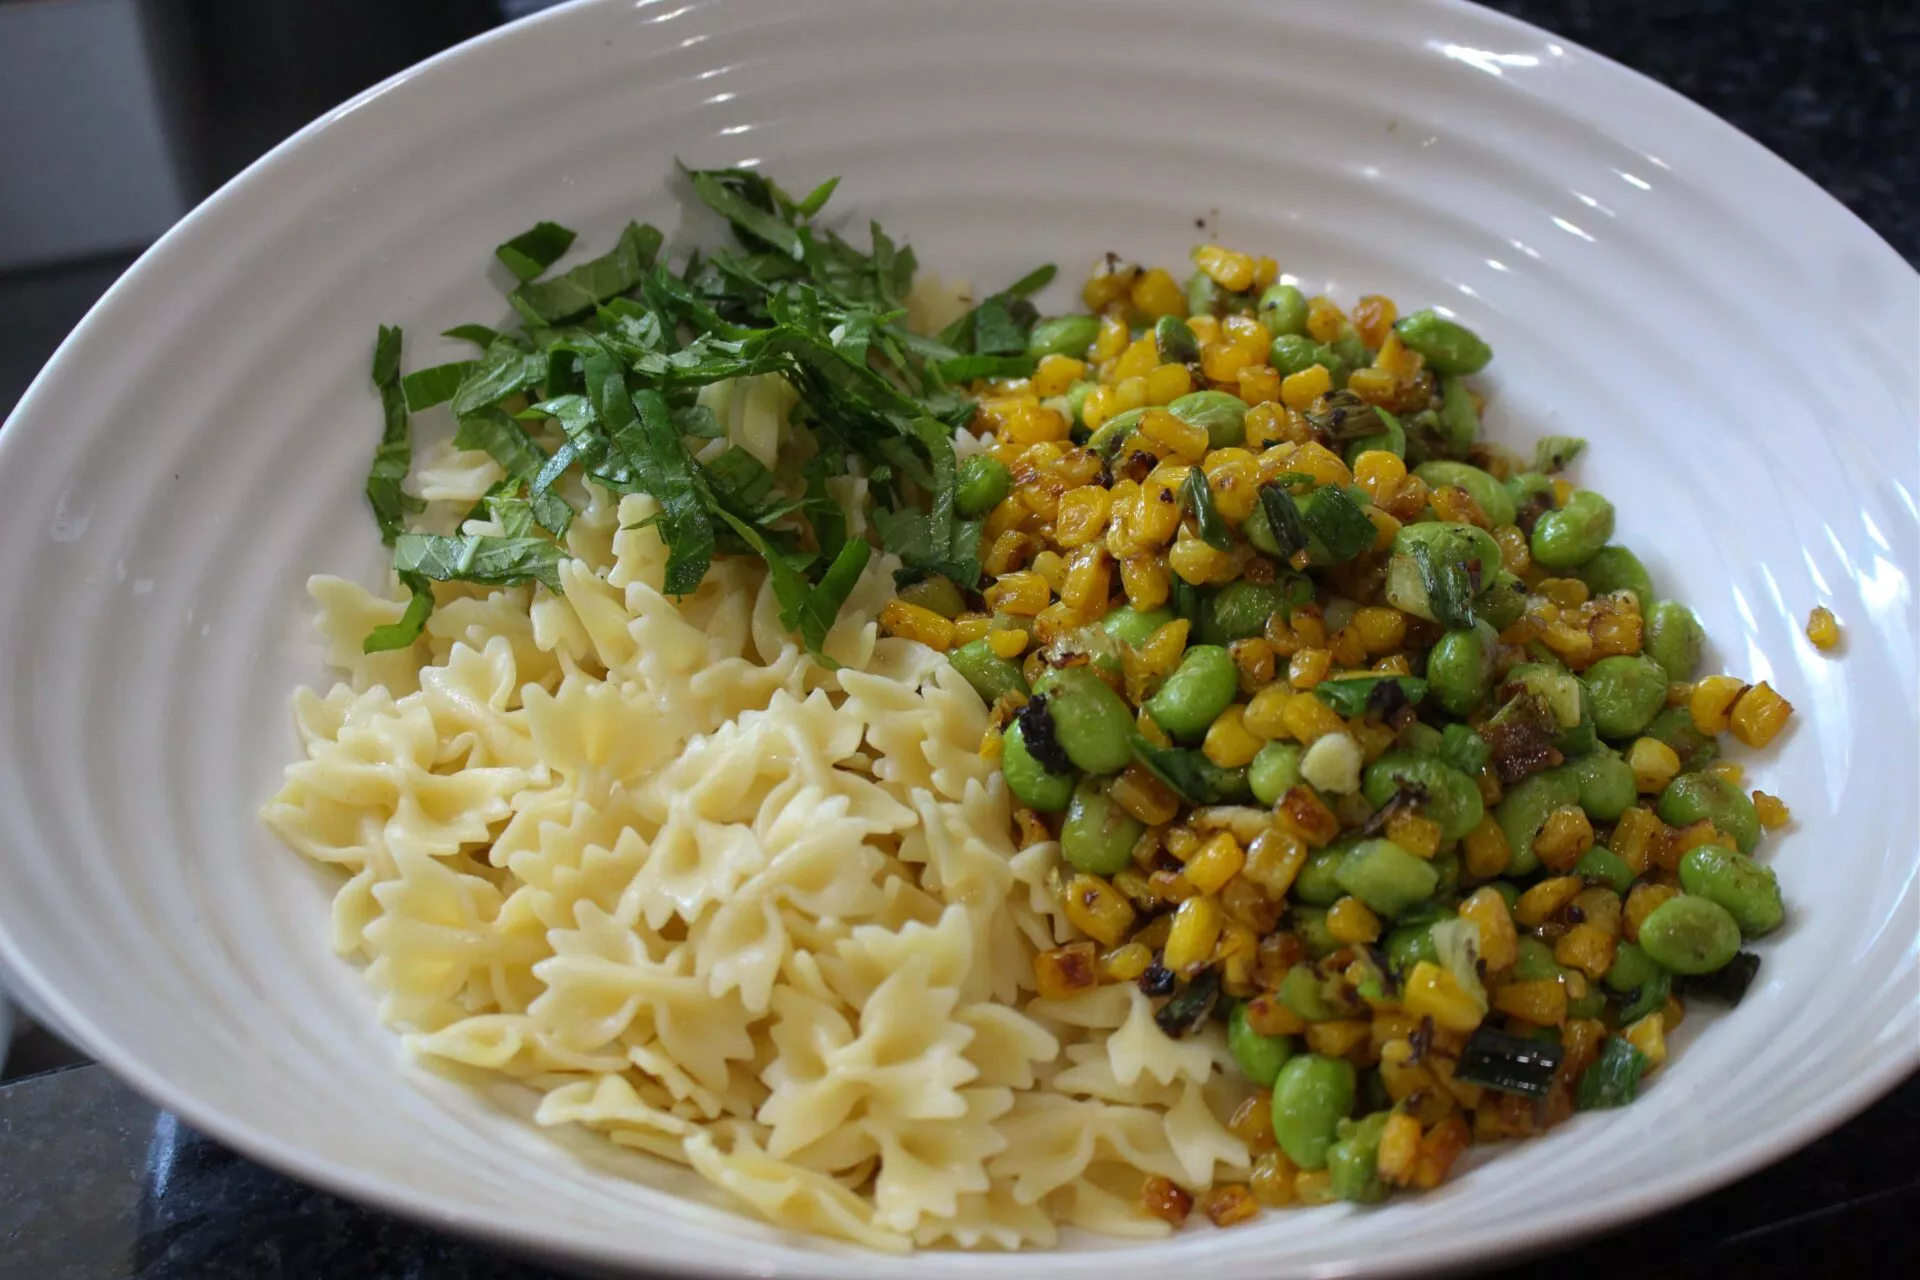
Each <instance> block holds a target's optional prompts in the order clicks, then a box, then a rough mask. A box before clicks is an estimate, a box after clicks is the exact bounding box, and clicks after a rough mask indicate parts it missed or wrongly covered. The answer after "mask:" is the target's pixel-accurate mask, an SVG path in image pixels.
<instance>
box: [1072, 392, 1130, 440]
mask: <svg viewBox="0 0 1920 1280" xmlns="http://www.w3.org/2000/svg"><path fill="white" fill-rule="evenodd" d="M1116 399H1117V397H1116V396H1115V395H1114V394H1113V388H1112V387H1095V388H1094V389H1093V390H1091V391H1089V392H1087V398H1086V399H1085V400H1082V401H1081V402H1080V422H1081V425H1083V426H1084V427H1086V429H1087V430H1089V431H1098V430H1099V429H1100V428H1101V427H1102V426H1104V425H1105V424H1106V421H1107V419H1108V418H1111V417H1113V415H1115V414H1116V413H1119V412H1120V410H1119V408H1118V407H1116V405H1115V403H1114V402H1115V400H1116Z"/></svg>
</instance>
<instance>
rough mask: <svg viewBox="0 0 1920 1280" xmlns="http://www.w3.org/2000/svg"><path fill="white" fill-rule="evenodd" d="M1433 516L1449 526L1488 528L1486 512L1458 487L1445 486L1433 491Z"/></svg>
mask: <svg viewBox="0 0 1920 1280" xmlns="http://www.w3.org/2000/svg"><path fill="white" fill-rule="evenodd" d="M1433 514H1434V516H1435V517H1436V518H1437V519H1439V520H1441V521H1444V522H1445V523H1448V524H1471V525H1478V526H1479V527H1480V528H1482V529H1484V528H1486V527H1487V515H1486V512H1484V511H1482V510H1481V509H1480V504H1479V503H1478V502H1475V501H1474V499H1473V495H1472V494H1470V493H1468V492H1467V491H1466V490H1465V489H1462V488H1460V487H1459V486H1458V485H1451V484H1443V485H1441V486H1440V487H1439V488H1437V489H1435V490H1434V491H1433Z"/></svg>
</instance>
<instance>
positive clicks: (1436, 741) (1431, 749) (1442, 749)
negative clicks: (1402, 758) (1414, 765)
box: [1400, 720, 1447, 760]
mask: <svg viewBox="0 0 1920 1280" xmlns="http://www.w3.org/2000/svg"><path fill="white" fill-rule="evenodd" d="M1400 747H1401V749H1402V750H1406V751H1412V752H1416V753H1418V754H1420V755H1427V756H1439V757H1440V758H1441V759H1442V760H1445V759H1446V758H1447V735H1446V734H1444V733H1442V732H1440V730H1438V729H1436V728H1434V727H1433V726H1432V725H1430V724H1428V723H1427V722H1426V721H1424V720H1413V721H1410V722H1408V724H1407V727H1406V728H1404V729H1402V730H1401V731H1400Z"/></svg>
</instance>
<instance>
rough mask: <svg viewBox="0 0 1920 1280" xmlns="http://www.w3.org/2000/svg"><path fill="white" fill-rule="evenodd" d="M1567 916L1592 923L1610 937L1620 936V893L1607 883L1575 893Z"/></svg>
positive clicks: (1577, 920)
mask: <svg viewBox="0 0 1920 1280" xmlns="http://www.w3.org/2000/svg"><path fill="white" fill-rule="evenodd" d="M1567 918H1568V919H1569V920H1573V921H1576V922H1579V923H1583V924H1590V925H1592V926H1593V927H1594V928H1596V929H1598V930H1599V931H1600V932H1602V933H1604V934H1606V935H1607V936H1608V937H1609V938H1617V937H1619V936H1620V895H1619V894H1617V893H1615V892H1614V891H1613V890H1612V889H1610V888H1608V887H1607V886H1606V885H1601V884H1596V885H1592V886H1589V887H1588V888H1585V889H1582V890H1581V891H1580V892H1579V893H1576V894H1574V895H1573V906H1572V908H1571V909H1570V910H1569V911H1568V912H1567Z"/></svg>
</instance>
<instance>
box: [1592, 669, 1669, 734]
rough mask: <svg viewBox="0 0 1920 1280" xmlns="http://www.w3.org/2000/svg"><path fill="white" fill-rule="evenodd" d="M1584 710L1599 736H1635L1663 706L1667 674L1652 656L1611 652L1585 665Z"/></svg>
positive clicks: (1650, 722) (1665, 701) (1650, 721)
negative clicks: (1613, 653)
mask: <svg viewBox="0 0 1920 1280" xmlns="http://www.w3.org/2000/svg"><path fill="white" fill-rule="evenodd" d="M1585 683H1586V691H1587V709H1588V712H1589V714H1591V715H1592V716H1593V727H1594V730H1595V731H1596V732H1597V733H1599V735H1600V736H1601V737H1603V738H1611V739H1614V740H1616V741H1617V740H1619V739H1623V738H1632V737H1635V736H1637V735H1638V734H1639V733H1640V731H1641V730H1643V729H1645V728H1646V727H1647V726H1648V725H1650V724H1652V723H1653V718H1654V717H1655V716H1657V715H1659V714H1660V709H1661V708H1662V707H1664V706H1666V705H1667V673H1666V671H1665V670H1663V669H1662V668H1661V666H1660V664H1659V663H1657V662H1655V661H1654V660H1653V659H1652V658H1647V657H1642V656H1640V655H1638V654H1634V655H1627V654H1615V655H1614V656H1612V657H1610V658H1602V659H1600V661H1598V662H1596V663H1594V664H1593V665H1592V666H1590V667H1588V668H1587V674H1586V680H1585Z"/></svg>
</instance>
